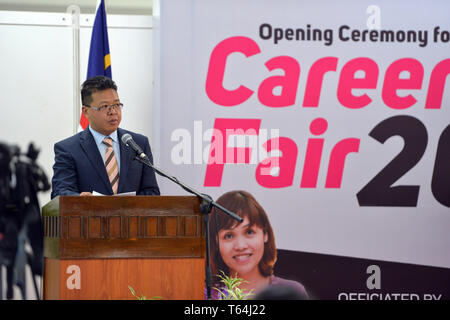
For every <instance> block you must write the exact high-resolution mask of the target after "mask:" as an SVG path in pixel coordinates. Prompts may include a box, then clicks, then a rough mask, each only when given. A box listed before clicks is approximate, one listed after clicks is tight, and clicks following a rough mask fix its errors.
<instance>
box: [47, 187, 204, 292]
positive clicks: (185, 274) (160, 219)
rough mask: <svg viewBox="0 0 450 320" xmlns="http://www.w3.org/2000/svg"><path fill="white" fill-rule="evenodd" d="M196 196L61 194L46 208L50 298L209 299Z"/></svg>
mask: <svg viewBox="0 0 450 320" xmlns="http://www.w3.org/2000/svg"><path fill="white" fill-rule="evenodd" d="M199 205H200V201H199V200H198V199H197V198H196V197H194V196H186V197H181V196H99V197H96V196H95V197H79V196H61V197H56V198H55V199H53V200H52V201H50V202H49V203H47V204H46V205H45V206H44V207H43V209H42V214H43V222H44V257H45V267H44V279H43V286H44V290H43V296H44V299H71V300H72V299H82V300H90V299H96V300H106V299H136V297H134V296H133V295H132V293H131V291H130V290H129V288H128V286H130V287H132V288H133V289H134V291H135V292H136V295H138V296H143V295H144V296H145V297H147V299H150V298H154V297H161V299H177V300H178V299H180V300H181V299H189V300H191V299H193V300H202V299H204V298H205V236H204V228H203V219H202V216H201V213H200V212H199Z"/></svg>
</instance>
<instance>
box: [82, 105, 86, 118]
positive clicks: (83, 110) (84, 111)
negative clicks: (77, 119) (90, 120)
mask: <svg viewBox="0 0 450 320" xmlns="http://www.w3.org/2000/svg"><path fill="white" fill-rule="evenodd" d="M87 109H88V108H87V107H85V106H81V113H82V114H84V116H85V117H87Z"/></svg>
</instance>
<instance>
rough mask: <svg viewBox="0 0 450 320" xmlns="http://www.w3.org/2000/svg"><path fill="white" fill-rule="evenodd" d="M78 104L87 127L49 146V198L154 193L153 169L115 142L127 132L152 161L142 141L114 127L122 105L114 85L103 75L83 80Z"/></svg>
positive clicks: (156, 185)
mask: <svg viewBox="0 0 450 320" xmlns="http://www.w3.org/2000/svg"><path fill="white" fill-rule="evenodd" d="M81 100H82V101H81V102H82V104H83V106H82V112H83V114H84V116H85V117H86V118H87V119H88V120H89V127H88V128H86V129H85V130H84V131H82V132H80V133H78V134H75V135H73V136H72V137H69V138H67V139H65V140H62V141H60V142H57V143H56V144H55V148H54V150H55V164H54V165H53V171H54V175H53V179H52V194H51V197H52V198H54V197H56V196H58V195H80V196H91V195H92V192H94V191H96V192H98V193H101V194H104V195H113V194H117V193H124V192H133V191H135V192H136V194H137V195H159V194H160V192H159V187H158V184H157V181H156V177H155V172H154V171H153V169H151V168H149V167H147V166H145V165H143V164H142V163H140V162H138V161H135V160H134V157H135V155H136V154H135V152H134V151H133V150H132V149H130V148H128V147H127V146H126V145H124V144H123V143H122V141H121V138H122V136H123V135H124V134H125V133H128V134H130V135H131V136H132V137H133V140H134V141H135V142H136V143H137V144H138V145H139V146H140V147H141V148H142V150H144V152H145V154H146V155H147V156H148V157H149V159H150V161H151V162H152V163H153V157H152V153H151V150H150V144H149V142H148V138H147V137H145V136H143V135H141V134H137V133H134V132H130V131H127V130H124V129H121V128H119V124H120V121H121V119H122V108H123V104H121V103H120V100H119V96H118V93H117V86H116V84H115V83H114V81H113V80H111V79H110V78H108V77H104V76H95V77H92V78H90V79H88V80H86V81H85V82H84V83H83V85H82V89H81Z"/></svg>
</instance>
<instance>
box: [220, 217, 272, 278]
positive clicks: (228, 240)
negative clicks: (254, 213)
mask: <svg viewBox="0 0 450 320" xmlns="http://www.w3.org/2000/svg"><path fill="white" fill-rule="evenodd" d="M267 238H268V237H267V234H265V233H264V230H263V229H262V228H260V227H258V226H257V225H253V226H251V227H250V223H249V220H248V218H247V217H245V218H244V221H242V223H240V224H238V225H236V226H234V227H233V228H231V229H222V230H220V231H219V250H220V254H221V256H222V259H223V261H224V262H225V264H226V265H227V266H228V268H230V275H232V276H234V275H235V274H236V273H238V275H239V276H245V275H248V274H249V273H252V272H260V271H259V268H258V264H259V262H260V261H261V259H262V257H263V254H264V243H266V242H267Z"/></svg>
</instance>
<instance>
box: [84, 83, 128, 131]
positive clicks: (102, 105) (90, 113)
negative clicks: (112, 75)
mask: <svg viewBox="0 0 450 320" xmlns="http://www.w3.org/2000/svg"><path fill="white" fill-rule="evenodd" d="M122 107H123V104H122V103H120V100H119V95H118V94H117V91H116V90H114V89H106V90H102V91H97V92H94V93H92V103H91V105H90V106H87V105H84V106H83V108H82V111H83V114H84V116H85V117H86V118H87V119H88V120H89V125H90V126H91V127H92V129H94V130H95V131H97V132H99V133H101V134H104V135H105V136H108V135H110V134H111V133H112V132H114V131H115V130H117V128H118V127H119V125H120V121H121V120H122Z"/></svg>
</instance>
